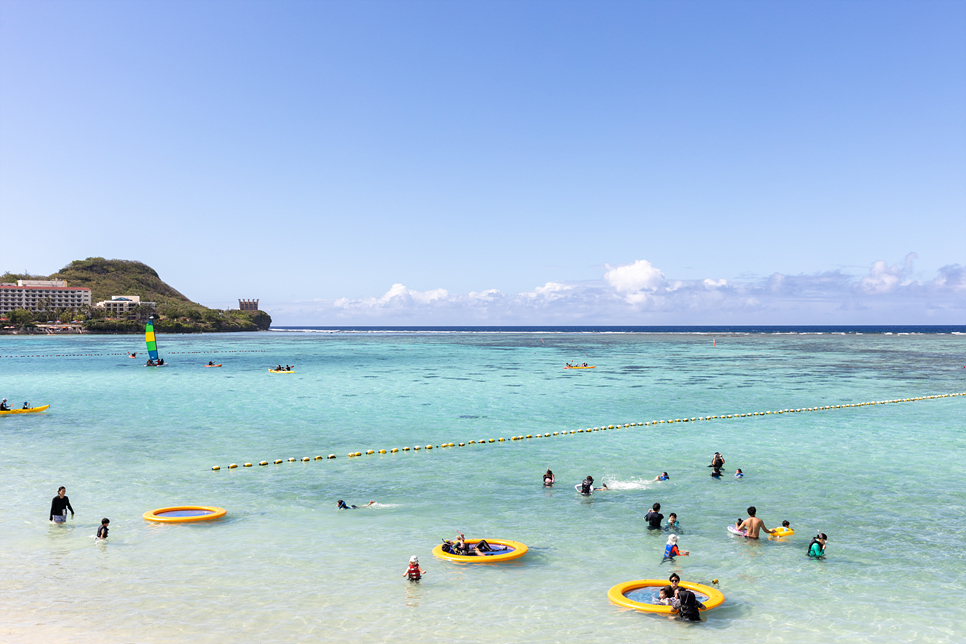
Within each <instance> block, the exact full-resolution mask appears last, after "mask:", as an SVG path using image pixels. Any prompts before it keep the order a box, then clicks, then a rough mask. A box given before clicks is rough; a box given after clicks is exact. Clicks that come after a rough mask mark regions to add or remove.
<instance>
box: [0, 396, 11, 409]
mask: <svg viewBox="0 0 966 644" xmlns="http://www.w3.org/2000/svg"><path fill="white" fill-rule="evenodd" d="M0 411H10V408H9V407H7V399H6V398H4V399H3V401H2V402H0Z"/></svg>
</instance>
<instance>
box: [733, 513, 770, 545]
mask: <svg viewBox="0 0 966 644" xmlns="http://www.w3.org/2000/svg"><path fill="white" fill-rule="evenodd" d="M756 512H757V510H756V509H755V506H751V507H749V508H748V518H747V519H745V520H744V521H742V522H741V523H740V524H739V525H738V529H739V530H742V531H744V533H745V539H759V538H760V537H759V536H758V532H759V530H764V531H765V533H767V534H773V531H772V530H769V529H768V528H766V527H765V522H764V521H762V520H761V519H759V518H758V517H756V516H755V514H756Z"/></svg>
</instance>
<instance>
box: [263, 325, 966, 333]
mask: <svg viewBox="0 0 966 644" xmlns="http://www.w3.org/2000/svg"><path fill="white" fill-rule="evenodd" d="M269 331H275V332H278V333H286V332H289V333H299V332H302V333H455V334H458V333H516V334H541V333H542V334H631V333H633V334H648V333H653V334H681V335H712V334H740V335H836V334H839V335H843V334H844V335H850V334H854V335H864V334H879V335H943V334H953V335H963V334H966V324H963V325H951V324H932V325H926V324H886V325H882V324H869V325H863V324H852V325H779V324H776V325H765V324H761V325H620V324H618V325H411V326H390V325H387V326H376V325H373V326H361V325H278V326H275V325H273V326H272V327H271V328H270V329H269Z"/></svg>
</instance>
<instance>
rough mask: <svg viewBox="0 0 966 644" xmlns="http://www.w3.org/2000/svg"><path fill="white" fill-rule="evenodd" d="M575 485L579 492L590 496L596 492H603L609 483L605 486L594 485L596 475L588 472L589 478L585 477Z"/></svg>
mask: <svg viewBox="0 0 966 644" xmlns="http://www.w3.org/2000/svg"><path fill="white" fill-rule="evenodd" d="M574 487H575V488H576V489H577V491H578V492H580V493H581V494H583V495H584V496H590V495H591V494H593V493H594V492H601V491H603V490H606V489H607V484H606V483H604V484H603V487H594V477H593V476H590V475H589V474H588V475H587V478H585V479H584V480H583V481H581V482H580V483H578V484H577V485H575V486H574Z"/></svg>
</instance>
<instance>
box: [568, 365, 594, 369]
mask: <svg viewBox="0 0 966 644" xmlns="http://www.w3.org/2000/svg"><path fill="white" fill-rule="evenodd" d="M596 368H597V365H594V366H593V367H564V369H596Z"/></svg>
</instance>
